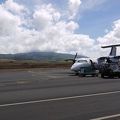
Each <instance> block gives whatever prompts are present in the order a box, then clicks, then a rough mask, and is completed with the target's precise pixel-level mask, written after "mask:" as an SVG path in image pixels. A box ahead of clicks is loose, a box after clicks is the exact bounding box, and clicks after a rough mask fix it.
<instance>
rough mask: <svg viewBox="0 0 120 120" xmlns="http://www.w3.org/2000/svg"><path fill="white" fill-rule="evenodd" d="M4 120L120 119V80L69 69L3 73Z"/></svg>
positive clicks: (0, 112)
mask: <svg viewBox="0 0 120 120" xmlns="http://www.w3.org/2000/svg"><path fill="white" fill-rule="evenodd" d="M0 120H120V79H119V78H114V79H108V78H106V79H102V78H100V77H91V76H87V77H79V76H75V75H74V74H73V73H72V72H71V71H70V70H69V69H65V68H63V69H62V68H49V69H48V68H43V69H25V70H22V69H21V70H15V69H14V70H0Z"/></svg>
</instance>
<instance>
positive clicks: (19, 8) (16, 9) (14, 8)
mask: <svg viewBox="0 0 120 120" xmlns="http://www.w3.org/2000/svg"><path fill="white" fill-rule="evenodd" d="M2 7H4V8H5V9H6V10H9V11H11V12H12V13H15V14H21V13H23V12H26V11H27V9H26V8H25V7H24V6H23V5H20V4H18V3H16V2H14V1H13V0H6V1H5V3H4V4H2Z"/></svg>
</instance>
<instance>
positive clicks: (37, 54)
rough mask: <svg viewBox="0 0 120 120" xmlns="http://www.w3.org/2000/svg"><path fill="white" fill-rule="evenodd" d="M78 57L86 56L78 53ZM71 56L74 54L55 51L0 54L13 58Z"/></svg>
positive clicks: (69, 57)
mask: <svg viewBox="0 0 120 120" xmlns="http://www.w3.org/2000/svg"><path fill="white" fill-rule="evenodd" d="M78 57H86V56H82V55H78ZM71 58H74V55H72V54H63V53H55V52H29V53H17V54H0V59H13V60H65V59H71Z"/></svg>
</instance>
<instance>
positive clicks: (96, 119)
mask: <svg viewBox="0 0 120 120" xmlns="http://www.w3.org/2000/svg"><path fill="white" fill-rule="evenodd" d="M115 117H120V114H116V115H110V116H105V117H99V118H95V119H91V120H105V119H110V118H115Z"/></svg>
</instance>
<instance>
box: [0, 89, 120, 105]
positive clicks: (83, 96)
mask: <svg viewBox="0 0 120 120" xmlns="http://www.w3.org/2000/svg"><path fill="white" fill-rule="evenodd" d="M117 93H120V91H112V92H102V93H94V94H88V95H80V96H71V97H63V98H52V99H45V100H44V99H43V100H35V101H26V102H16V103H9V104H1V105H0V107H7V106H15V105H24V104H34V103H42V102H51V101H60V100H68V99H76V98H85V97H94V96H101V95H110V94H117Z"/></svg>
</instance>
